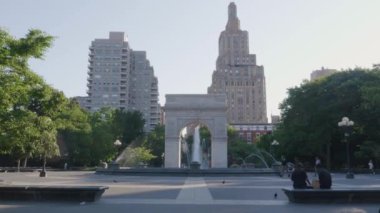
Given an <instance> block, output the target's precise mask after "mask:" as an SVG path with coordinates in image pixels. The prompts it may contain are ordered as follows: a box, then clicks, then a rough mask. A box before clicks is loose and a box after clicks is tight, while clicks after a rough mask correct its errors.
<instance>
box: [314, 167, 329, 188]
mask: <svg viewBox="0 0 380 213" xmlns="http://www.w3.org/2000/svg"><path fill="white" fill-rule="evenodd" d="M315 168H316V171H317V173H318V179H319V188H321V189H331V174H330V173H329V172H328V171H327V170H326V169H324V168H323V167H322V165H321V164H319V165H317V166H316V167H315Z"/></svg>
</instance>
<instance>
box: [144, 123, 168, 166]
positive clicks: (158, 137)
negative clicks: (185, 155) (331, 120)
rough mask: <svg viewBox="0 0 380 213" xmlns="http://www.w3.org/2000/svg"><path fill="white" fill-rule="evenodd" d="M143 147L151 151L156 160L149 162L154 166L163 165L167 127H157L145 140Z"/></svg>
mask: <svg viewBox="0 0 380 213" xmlns="http://www.w3.org/2000/svg"><path fill="white" fill-rule="evenodd" d="M143 146H144V147H145V148H147V149H149V150H151V152H152V155H154V156H155V158H153V159H151V160H150V161H149V164H150V165H152V166H156V167H160V166H162V165H163V162H162V160H163V158H162V156H163V154H164V152H165V126H164V125H160V124H159V125H157V126H155V128H154V129H153V131H151V132H150V133H149V134H148V135H147V137H146V138H145V141H144V144H143Z"/></svg>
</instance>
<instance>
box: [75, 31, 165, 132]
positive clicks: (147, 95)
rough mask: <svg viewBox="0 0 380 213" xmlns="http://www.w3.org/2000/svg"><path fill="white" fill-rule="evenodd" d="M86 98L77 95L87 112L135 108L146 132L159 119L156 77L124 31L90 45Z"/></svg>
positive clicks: (143, 56)
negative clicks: (104, 108) (131, 45)
mask: <svg viewBox="0 0 380 213" xmlns="http://www.w3.org/2000/svg"><path fill="white" fill-rule="evenodd" d="M87 81H88V82H87V88H88V90H87V94H88V96H87V97H76V100H77V101H78V103H79V104H80V105H81V106H82V107H83V108H85V109H87V110H89V111H97V110H99V109H101V108H102V107H111V108H118V109H123V110H138V111H140V112H141V113H142V114H143V118H144V119H145V131H146V132H149V131H150V130H152V129H153V128H154V126H155V125H157V124H158V123H159V122H160V105H159V102H158V80H157V78H156V77H155V76H154V70H153V67H152V66H150V63H149V61H148V60H147V58H146V53H145V52H144V51H134V50H132V49H131V48H130V47H129V44H128V42H127V40H126V38H125V36H124V33H123V32H110V34H109V38H108V39H95V40H94V41H93V42H92V43H91V46H90V53H89V66H88V78H87Z"/></svg>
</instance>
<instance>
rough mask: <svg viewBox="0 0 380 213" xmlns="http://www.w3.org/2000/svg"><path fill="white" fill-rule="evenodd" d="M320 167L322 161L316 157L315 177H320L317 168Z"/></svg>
mask: <svg viewBox="0 0 380 213" xmlns="http://www.w3.org/2000/svg"><path fill="white" fill-rule="evenodd" d="M318 165H321V159H319V157H318V156H316V157H315V164H314V171H315V173H314V176H317V175H318V173H317V166H318Z"/></svg>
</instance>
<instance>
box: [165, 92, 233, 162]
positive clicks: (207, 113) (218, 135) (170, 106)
mask: <svg viewBox="0 0 380 213" xmlns="http://www.w3.org/2000/svg"><path fill="white" fill-rule="evenodd" d="M164 111H165V168H180V160H181V150H180V147H181V146H180V143H179V135H180V131H181V130H182V129H183V128H184V127H186V126H187V125H189V124H193V123H197V124H203V125H206V126H207V128H208V129H209V131H210V132H211V168H227V114H226V111H227V103H226V96H225V94H186V95H182V94H175V95H174V94H170V95H166V103H165V106H164Z"/></svg>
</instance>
